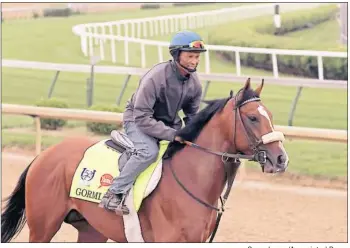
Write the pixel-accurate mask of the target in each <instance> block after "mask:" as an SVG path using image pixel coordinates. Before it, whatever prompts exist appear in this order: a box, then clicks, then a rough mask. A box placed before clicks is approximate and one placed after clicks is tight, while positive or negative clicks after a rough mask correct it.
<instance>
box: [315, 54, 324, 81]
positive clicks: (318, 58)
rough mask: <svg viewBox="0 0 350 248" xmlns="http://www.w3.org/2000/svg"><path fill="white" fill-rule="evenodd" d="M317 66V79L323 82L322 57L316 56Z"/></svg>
mask: <svg viewBox="0 0 350 248" xmlns="http://www.w3.org/2000/svg"><path fill="white" fill-rule="evenodd" d="M317 66H318V79H320V80H323V79H324V76H323V61H322V56H317Z"/></svg>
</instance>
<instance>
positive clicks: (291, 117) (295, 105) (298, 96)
mask: <svg viewBox="0 0 350 248" xmlns="http://www.w3.org/2000/svg"><path fill="white" fill-rule="evenodd" d="M302 89H303V87H302V86H299V87H298V91H297V95H296V96H295V98H294V100H293V103H292V108H291V110H290V113H289V117H288V126H293V118H294V112H295V109H296V107H297V104H298V100H299V98H300V95H301V91H302Z"/></svg>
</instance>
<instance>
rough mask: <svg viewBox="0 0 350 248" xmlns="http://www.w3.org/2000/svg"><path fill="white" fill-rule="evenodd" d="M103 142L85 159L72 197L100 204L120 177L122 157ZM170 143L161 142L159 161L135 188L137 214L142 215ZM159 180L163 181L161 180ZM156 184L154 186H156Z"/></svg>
mask: <svg viewBox="0 0 350 248" xmlns="http://www.w3.org/2000/svg"><path fill="white" fill-rule="evenodd" d="M105 142H106V140H102V141H100V142H98V143H96V144H94V145H92V146H91V147H89V148H88V149H87V150H86V151H85V153H84V155H83V158H82V159H81V161H80V163H79V165H78V167H77V169H76V171H75V174H74V177H73V181H72V186H71V189H70V195H69V196H70V197H73V198H77V199H81V200H85V201H89V202H95V203H100V201H101V199H102V197H103V195H104V194H105V193H106V191H107V190H108V188H109V186H110V185H111V184H112V181H113V178H114V177H117V176H118V175H119V168H118V159H119V156H120V155H121V153H119V152H117V151H115V150H113V149H111V148H109V147H108V146H107V145H106V144H105ZM167 145H168V142H165V143H163V142H161V146H160V151H159V154H158V158H157V161H156V162H155V163H153V164H151V165H150V166H149V167H148V168H147V169H146V170H145V171H143V172H142V173H141V174H140V175H139V176H138V177H137V179H136V182H135V184H134V186H133V198H134V199H133V200H134V207H135V210H136V211H138V210H139V208H140V206H141V203H142V200H143V198H145V197H146V196H147V195H145V193H148V194H149V193H150V192H145V191H146V188H147V185H148V183H149V182H150V179H151V178H152V175H153V172H154V171H155V168H156V167H157V165H158V163H159V161H160V160H161V158H162V156H163V154H164V152H165V150H166V148H167ZM158 180H159V179H158ZM153 183H154V182H153Z"/></svg>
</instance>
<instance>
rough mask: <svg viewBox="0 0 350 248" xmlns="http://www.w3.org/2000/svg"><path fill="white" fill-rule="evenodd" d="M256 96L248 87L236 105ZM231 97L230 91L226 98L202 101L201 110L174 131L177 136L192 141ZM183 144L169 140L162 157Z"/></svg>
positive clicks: (168, 156) (175, 150)
mask: <svg viewBox="0 0 350 248" xmlns="http://www.w3.org/2000/svg"><path fill="white" fill-rule="evenodd" d="M254 97H258V95H257V94H256V93H255V91H253V90H252V89H250V88H248V89H247V90H245V91H244V92H243V97H242V98H241V99H240V100H239V101H238V103H237V105H239V104H241V103H242V102H244V101H246V100H249V99H251V98H254ZM231 98H232V93H231V95H230V97H228V98H222V99H215V100H209V101H203V102H205V103H206V104H208V105H207V106H206V107H205V108H204V109H203V110H201V111H200V112H198V113H197V114H196V115H195V117H194V118H193V119H192V120H191V121H190V122H189V123H187V125H186V126H185V127H184V128H182V129H180V130H179V131H177V132H176V135H177V136H180V137H181V138H183V139H184V140H187V141H194V140H195V139H196V138H197V137H198V136H199V134H200V132H201V131H202V129H203V128H204V126H205V125H206V124H207V123H208V122H209V120H210V119H211V118H212V117H213V116H214V115H215V114H216V113H219V112H221V111H222V109H223V108H224V107H225V105H226V103H227V102H228V101H229V100H230V99H231ZM184 147H185V145H184V144H180V143H179V142H170V143H169V145H168V148H167V150H166V151H165V153H164V155H163V158H165V159H167V158H171V157H172V156H174V154H175V153H176V152H178V151H180V150H181V149H182V148H184Z"/></svg>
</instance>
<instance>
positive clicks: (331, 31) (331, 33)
mask: <svg viewBox="0 0 350 248" xmlns="http://www.w3.org/2000/svg"><path fill="white" fill-rule="evenodd" d="M284 36H286V37H293V38H294V39H295V40H298V42H300V43H305V42H307V43H310V44H313V45H315V46H317V49H321V50H328V49H329V48H333V47H336V46H337V45H340V43H339V41H340V27H339V24H338V22H337V20H335V19H332V20H329V21H326V22H324V23H321V24H319V25H316V26H314V27H313V28H310V29H304V30H300V31H295V32H291V33H287V34H286V35H284ZM320 41H322V42H320ZM316 44H317V45H316ZM342 49H343V50H344V51H346V47H345V46H342Z"/></svg>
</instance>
